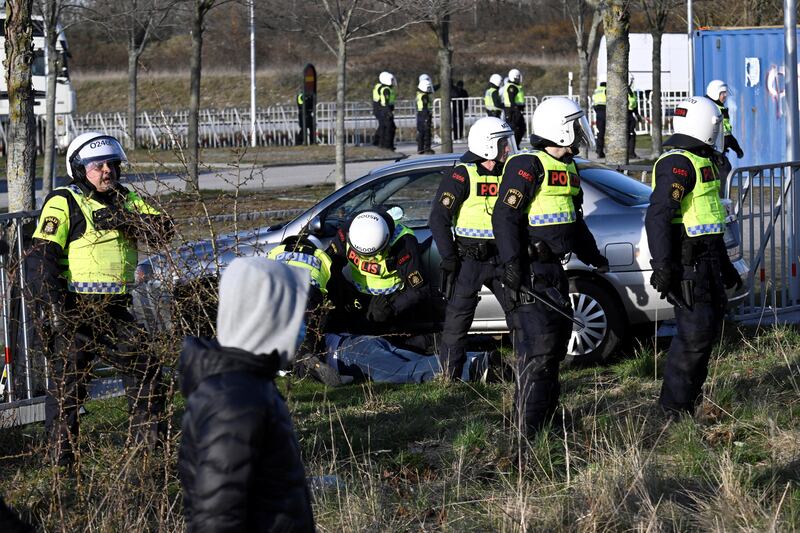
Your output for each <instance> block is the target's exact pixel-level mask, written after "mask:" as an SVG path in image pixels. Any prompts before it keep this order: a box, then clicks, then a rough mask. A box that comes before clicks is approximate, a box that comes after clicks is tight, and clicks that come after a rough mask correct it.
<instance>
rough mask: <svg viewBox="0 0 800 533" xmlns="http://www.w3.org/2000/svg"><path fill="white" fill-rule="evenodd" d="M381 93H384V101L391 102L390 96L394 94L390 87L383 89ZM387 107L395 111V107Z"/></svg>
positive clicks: (390, 105)
mask: <svg viewBox="0 0 800 533" xmlns="http://www.w3.org/2000/svg"><path fill="white" fill-rule="evenodd" d="M381 92H382V93H383V99H384V101H385V102H388V101H389V96H390V95H391V94H392V91H391V89H389V87H384V88H383V89H381ZM386 107H388V108H389V110H391V111H394V105H392V104H389V105H387V106H386Z"/></svg>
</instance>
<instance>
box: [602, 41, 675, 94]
mask: <svg viewBox="0 0 800 533" xmlns="http://www.w3.org/2000/svg"><path fill="white" fill-rule="evenodd" d="M628 39H629V41H630V45H631V49H630V52H629V54H628V71H629V72H630V76H631V77H633V90H634V91H637V92H648V91H651V90H652V89H653V36H652V35H650V34H649V33H631V34H630V35H629V36H628ZM606 59H607V58H606V38H605V36H603V37H602V38H601V39H600V48H599V50H598V52H597V83H598V84H599V83H600V82H601V81H606V80H607V79H608V78H607V76H606ZM688 90H689V37H688V35H687V34H685V33H665V34H664V35H663V36H662V41H661V91H662V92H664V93H672V92H674V93H679V92H681V93H686V92H687V91H688Z"/></svg>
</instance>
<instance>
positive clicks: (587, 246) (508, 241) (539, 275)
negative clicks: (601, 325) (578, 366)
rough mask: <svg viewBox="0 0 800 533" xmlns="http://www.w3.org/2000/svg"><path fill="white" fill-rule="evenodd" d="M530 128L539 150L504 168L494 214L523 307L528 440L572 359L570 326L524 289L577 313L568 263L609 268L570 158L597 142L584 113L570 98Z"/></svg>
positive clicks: (517, 341) (520, 394)
mask: <svg viewBox="0 0 800 533" xmlns="http://www.w3.org/2000/svg"><path fill="white" fill-rule="evenodd" d="M532 129H533V135H532V136H531V144H532V145H533V147H534V148H535V149H536V150H537V151H535V152H532V153H522V154H518V155H515V156H512V157H510V158H509V159H508V161H506V165H505V168H504V169H503V177H502V181H501V182H500V191H499V195H498V201H497V203H496V204H495V208H494V213H493V215H492V227H493V231H494V235H495V241H496V243H497V248H498V252H499V254H500V260H501V262H502V263H503V264H504V265H505V267H504V273H503V283H504V285H505V286H506V288H507V289H508V290H509V292H510V294H511V297H512V298H515V299H516V300H517V302H518V304H517V306H516V307H515V308H514V309H513V310H512V311H511V313H510V316H511V319H512V320H511V325H512V328H513V334H514V348H515V350H516V353H517V365H518V368H517V372H518V376H517V387H516V391H515V407H516V408H515V414H516V420H517V424H518V425H519V429H520V430H521V431H527V433H528V435H529V436H530V435H532V434H534V433H536V432H537V431H538V430H539V429H540V428H541V427H542V426H543V425H544V424H545V423H546V422H547V420H548V419H549V418H550V417H551V416H552V414H553V412H554V411H555V408H556V404H557V402H558V396H559V392H560V385H559V380H558V371H559V363H560V362H561V361H562V360H563V359H564V357H565V356H566V353H567V342H568V341H569V335H570V331H571V329H572V328H571V326H572V324H571V322H569V321H568V320H567V319H566V318H564V317H563V316H562V315H559V314H557V313H555V312H554V311H552V310H551V309H550V308H548V307H546V306H545V305H544V304H542V303H541V302H540V301H539V300H538V299H536V300H534V301H533V302H531V301H530V300H529V299H527V298H525V297H524V296H523V295H522V294H520V292H519V291H520V288H521V287H524V286H528V287H531V288H532V289H534V290H536V291H538V292H540V293H546V294H548V299H549V300H550V301H551V302H552V303H554V304H555V305H557V306H560V307H561V308H562V309H563V310H564V311H565V312H567V313H571V312H572V309H571V307H570V304H569V299H568V298H569V295H568V294H569V287H568V282H567V277H566V274H565V273H564V269H563V267H562V266H561V261H562V258H563V257H564V256H565V255H566V254H568V253H571V252H574V253H575V254H577V256H578V259H580V260H581V261H583V262H584V263H587V264H591V265H594V266H596V267H598V271H600V272H607V271H608V261H607V260H606V258H605V257H603V256H602V255H601V254H600V252H599V251H598V249H597V244H596V243H595V240H594V237H593V236H592V234H591V233H590V232H589V229H588V228H587V226H586V223H585V222H584V220H583V214H582V212H581V205H582V202H583V193H582V191H581V187H580V178H579V176H578V171H577V169H576V167H575V162H574V161H573V159H572V157H573V155H574V154H577V153H578V152H579V150H580V147H581V145H583V144H589V143H591V140H592V136H591V132H590V130H589V123H588V121H587V120H586V117H585V116H584V112H583V110H582V109H581V108H580V107H578V105H577V104H576V103H575V102H573V101H572V100H570V99H568V98H564V97H554V98H549V99H547V100H545V101H544V102H542V103H541V104H539V106H538V107H537V108H536V111H535V112H534V114H533V124H532ZM531 279H532V283H531Z"/></svg>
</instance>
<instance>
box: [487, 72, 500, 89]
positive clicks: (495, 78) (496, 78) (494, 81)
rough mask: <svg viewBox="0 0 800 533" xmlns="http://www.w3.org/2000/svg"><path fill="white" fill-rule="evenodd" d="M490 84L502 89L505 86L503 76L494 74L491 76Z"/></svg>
mask: <svg viewBox="0 0 800 533" xmlns="http://www.w3.org/2000/svg"><path fill="white" fill-rule="evenodd" d="M489 83H491V84H492V85H494V86H495V87H500V85H502V84H503V76H501V75H500V74H492V75H491V76H489Z"/></svg>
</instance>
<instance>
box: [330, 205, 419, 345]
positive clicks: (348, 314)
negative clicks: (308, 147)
mask: <svg viewBox="0 0 800 533" xmlns="http://www.w3.org/2000/svg"><path fill="white" fill-rule="evenodd" d="M328 251H329V253H330V255H331V257H332V259H333V267H332V269H331V275H332V279H331V285H333V288H332V289H331V291H330V292H331V298H332V300H333V302H334V306H335V309H334V310H333V312H332V313H331V317H330V322H331V325H329V329H331V331H347V332H350V333H372V334H375V333H379V332H385V331H388V330H397V329H402V327H403V326H404V324H405V322H406V321H405V320H404V319H403V318H402V315H403V314H405V313H408V312H412V310H413V308H414V307H415V306H416V305H417V304H420V303H421V302H423V301H424V300H425V298H426V297H427V296H428V283H427V280H426V279H425V277H424V276H423V275H422V262H421V253H420V249H419V245H418V243H417V239H416V237H415V236H414V232H413V231H412V230H411V229H410V228H407V227H406V226H404V225H403V224H401V223H399V222H395V221H394V219H393V218H392V217H391V216H390V215H389V213H388V212H387V211H386V210H385V209H384V208H383V207H380V206H375V207H373V208H372V209H368V210H366V211H362V212H360V213H357V214H356V215H355V216H354V217H353V218H352V220H350V221H349V222H348V223H347V225H346V226H345V227H342V228H340V229H339V230H337V232H336V235H335V236H334V237H333V240H332V241H331V244H330V246H329V248H328ZM337 328H338V329H337Z"/></svg>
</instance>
